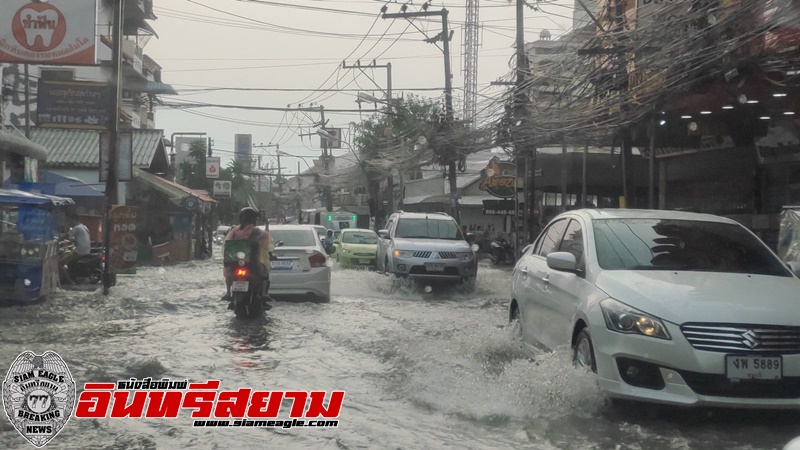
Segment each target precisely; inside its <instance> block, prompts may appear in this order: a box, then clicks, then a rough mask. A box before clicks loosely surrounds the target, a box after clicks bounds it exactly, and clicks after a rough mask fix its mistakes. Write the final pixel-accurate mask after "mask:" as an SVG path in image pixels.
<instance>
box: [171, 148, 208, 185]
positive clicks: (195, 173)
mask: <svg viewBox="0 0 800 450" xmlns="http://www.w3.org/2000/svg"><path fill="white" fill-rule="evenodd" d="M188 156H189V157H188V158H187V160H186V161H184V162H182V163H181V164H180V165H179V168H180V174H181V179H180V180H178V181H179V182H180V184H182V185H184V186H186V187H188V188H190V189H203V190H208V189H210V187H211V184H210V182H209V180H207V179H206V141H205V140H203V139H195V140H193V141H192V144H191V146H190V147H189V155H188Z"/></svg>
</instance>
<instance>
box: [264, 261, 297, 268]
mask: <svg viewBox="0 0 800 450" xmlns="http://www.w3.org/2000/svg"><path fill="white" fill-rule="evenodd" d="M269 266H270V268H272V269H273V270H292V261H288V260H287V261H280V260H278V261H270V263H269Z"/></svg>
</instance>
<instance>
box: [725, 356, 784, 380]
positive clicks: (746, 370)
mask: <svg viewBox="0 0 800 450" xmlns="http://www.w3.org/2000/svg"><path fill="white" fill-rule="evenodd" d="M725 374H726V375H727V376H728V378H730V379H740V380H780V379H781V376H782V375H783V358H782V357H780V356H738V355H727V356H726V357H725Z"/></svg>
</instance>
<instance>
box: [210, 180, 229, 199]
mask: <svg viewBox="0 0 800 450" xmlns="http://www.w3.org/2000/svg"><path fill="white" fill-rule="evenodd" d="M214 198H231V182H230V181H227V180H222V181H214Z"/></svg>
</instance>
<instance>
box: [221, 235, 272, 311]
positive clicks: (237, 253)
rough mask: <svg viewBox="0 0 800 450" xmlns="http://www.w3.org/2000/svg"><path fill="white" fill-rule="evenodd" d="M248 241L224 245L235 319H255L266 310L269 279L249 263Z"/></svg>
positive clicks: (249, 250) (231, 242)
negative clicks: (229, 273) (264, 293)
mask: <svg viewBox="0 0 800 450" xmlns="http://www.w3.org/2000/svg"><path fill="white" fill-rule="evenodd" d="M249 245H250V243H249V241H246V240H241V241H228V242H227V243H226V244H225V256H224V264H225V267H227V268H229V270H230V272H231V280H232V282H231V297H233V300H232V302H233V305H232V306H233V312H234V313H235V314H236V316H237V317H242V318H255V317H259V316H261V315H262V314H263V313H264V311H265V310H267V309H268V305H267V299H266V296H262V293H263V292H264V291H265V290H266V289H265V288H268V287H269V278H268V275H267V274H266V273H262V270H260V269H259V267H258V265H257V264H256V263H253V262H251V258H250V257H249V255H250V254H251V252H252V249H251V248H250V246H249Z"/></svg>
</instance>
